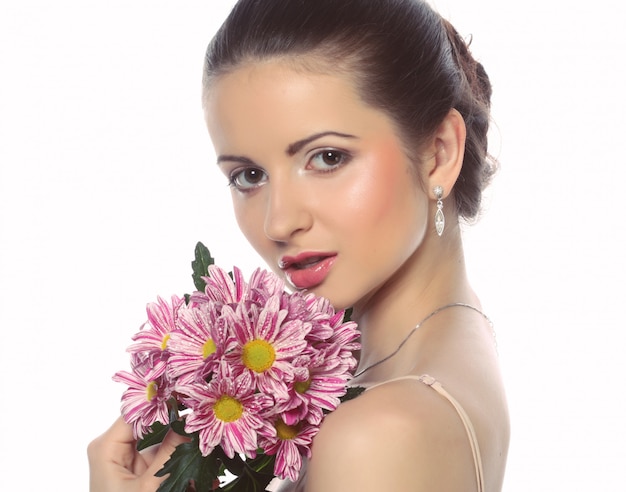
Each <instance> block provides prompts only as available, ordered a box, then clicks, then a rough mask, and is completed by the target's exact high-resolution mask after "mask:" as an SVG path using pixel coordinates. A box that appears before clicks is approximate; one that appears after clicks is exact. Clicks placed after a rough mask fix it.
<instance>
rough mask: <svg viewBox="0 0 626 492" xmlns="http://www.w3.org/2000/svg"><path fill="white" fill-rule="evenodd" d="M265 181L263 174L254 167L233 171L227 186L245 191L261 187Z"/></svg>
mask: <svg viewBox="0 0 626 492" xmlns="http://www.w3.org/2000/svg"><path fill="white" fill-rule="evenodd" d="M266 179H267V177H266V175H265V172H264V171H262V170H261V169H257V168H255V167H248V168H246V169H240V170H236V171H234V172H233V173H232V174H231V175H230V180H229V185H230V186H234V187H235V188H237V189H238V190H240V191H247V190H251V189H253V188H256V187H258V186H261V185H262V184H263V183H264V182H265V180H266Z"/></svg>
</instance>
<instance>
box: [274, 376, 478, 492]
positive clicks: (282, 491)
mask: <svg viewBox="0 0 626 492" xmlns="http://www.w3.org/2000/svg"><path fill="white" fill-rule="evenodd" d="M403 379H416V380H418V381H420V382H421V383H424V384H425V385H426V386H429V387H430V388H432V389H434V390H435V391H436V392H437V393H439V394H440V395H441V396H443V397H444V398H445V399H446V400H448V401H449V402H450V404H451V405H452V406H453V407H454V409H455V410H456V412H457V413H458V414H459V417H460V418H461V421H462V422H463V426H464V427H465V431H466V432H467V438H468V440H469V443H470V446H471V448H472V455H473V456H474V470H475V472H476V486H477V490H478V492H484V490H485V489H484V487H485V483H484V478H483V464H482V459H481V457H480V449H479V447H478V439H477V438H476V432H475V430H474V426H473V425H472V422H471V420H470V418H469V416H468V415H467V413H466V412H465V410H464V409H463V407H462V406H461V404H460V403H459V402H458V401H457V400H456V399H455V398H454V397H453V396H452V395H451V394H450V393H448V392H447V391H446V390H445V389H444V387H443V386H442V385H441V383H439V381H437V380H436V379H435V378H433V377H432V376H429V375H428V374H423V375H421V376H414V375H409V376H402V377H399V378H395V379H390V380H389V381H385V382H383V383H379V384H375V385H373V386H369V387H368V388H366V390H370V389H372V388H376V387H377V386H380V385H382V384H386V383H391V382H393V381H400V380H403ZM305 482H306V463H305V464H304V466H303V467H302V470H301V471H300V477H299V478H298V481H297V482H291V481H290V480H278V479H274V480H272V481H271V482H270V484H269V485H268V486H267V489H266V490H268V491H271V492H304V486H305Z"/></svg>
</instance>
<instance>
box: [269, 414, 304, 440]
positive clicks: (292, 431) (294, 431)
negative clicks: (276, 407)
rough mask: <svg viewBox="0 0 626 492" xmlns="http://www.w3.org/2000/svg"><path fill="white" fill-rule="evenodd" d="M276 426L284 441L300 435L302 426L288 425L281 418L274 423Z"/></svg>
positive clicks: (277, 433)
mask: <svg viewBox="0 0 626 492" xmlns="http://www.w3.org/2000/svg"><path fill="white" fill-rule="evenodd" d="M274 427H275V428H276V435H277V436H278V437H279V438H280V439H282V440H283V441H288V440H289V439H293V438H294V437H296V436H297V435H298V432H300V426H299V425H298V424H296V425H287V424H285V422H283V421H282V420H281V419H278V420H277V421H276V422H275V423H274Z"/></svg>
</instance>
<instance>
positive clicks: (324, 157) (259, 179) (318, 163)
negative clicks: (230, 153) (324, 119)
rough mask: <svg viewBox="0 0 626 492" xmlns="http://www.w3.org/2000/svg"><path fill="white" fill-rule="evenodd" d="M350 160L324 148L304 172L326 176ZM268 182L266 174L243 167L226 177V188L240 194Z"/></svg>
mask: <svg viewBox="0 0 626 492" xmlns="http://www.w3.org/2000/svg"><path fill="white" fill-rule="evenodd" d="M351 160H352V155H351V154H350V153H349V152H346V151H344V150H338V149H334V148H326V149H322V150H319V151H317V152H314V153H313V154H312V155H311V157H310V158H309V159H308V161H307V162H306V165H305V166H304V170H305V171H306V172H311V173H313V174H328V173H333V172H335V171H337V170H338V169H340V168H342V167H343V166H345V165H346V164H348V163H349V162H350V161H351ZM268 180H269V176H268V174H267V172H266V171H265V170H264V169H262V168H261V167H258V166H245V167H239V168H237V169H234V170H233V171H232V172H231V173H230V174H229V175H228V186H230V187H232V188H235V189H236V190H238V191H240V192H242V193H249V192H251V191H254V190H256V189H258V188H260V187H261V186H263V185H264V184H265V183H267V182H268Z"/></svg>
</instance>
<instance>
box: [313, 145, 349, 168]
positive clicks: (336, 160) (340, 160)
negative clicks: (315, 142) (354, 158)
mask: <svg viewBox="0 0 626 492" xmlns="http://www.w3.org/2000/svg"><path fill="white" fill-rule="evenodd" d="M349 160H350V156H349V155H348V154H346V153H345V152H341V151H340V150H330V149H326V150H322V151H321V152H318V153H317V154H315V155H314V156H313V157H312V158H311V161H310V162H311V166H312V167H314V168H315V169H316V170H318V171H333V170H334V169H336V168H337V167H339V166H341V165H342V164H346V163H347V162H348V161H349Z"/></svg>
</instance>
